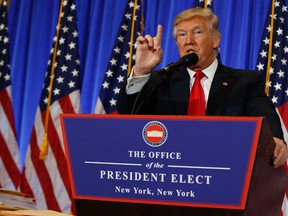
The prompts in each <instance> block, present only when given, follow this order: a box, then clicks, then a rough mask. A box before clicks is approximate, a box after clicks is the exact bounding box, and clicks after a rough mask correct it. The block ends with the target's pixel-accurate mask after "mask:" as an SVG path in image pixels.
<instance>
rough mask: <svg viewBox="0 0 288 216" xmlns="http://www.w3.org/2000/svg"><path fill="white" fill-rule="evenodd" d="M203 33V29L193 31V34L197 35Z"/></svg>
mask: <svg viewBox="0 0 288 216" xmlns="http://www.w3.org/2000/svg"><path fill="white" fill-rule="evenodd" d="M201 34H202V31H201V30H200V29H196V30H194V31H193V35H194V36H195V37H198V36H200V35H201Z"/></svg>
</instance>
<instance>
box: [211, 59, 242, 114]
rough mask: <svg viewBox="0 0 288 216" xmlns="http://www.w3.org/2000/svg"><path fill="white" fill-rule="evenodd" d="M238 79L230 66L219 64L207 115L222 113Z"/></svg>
mask: <svg viewBox="0 0 288 216" xmlns="http://www.w3.org/2000/svg"><path fill="white" fill-rule="evenodd" d="M236 81H237V77H235V73H233V71H232V70H229V68H227V67H225V66H223V65H221V64H219V65H218V68H217V70H216V73H215V75H214V79H213V82H212V85H211V89H210V92H209V98H208V103H207V109H206V115H221V107H222V106H223V104H224V102H225V100H226V98H227V96H228V95H229V93H230V92H231V89H232V87H233V85H234V83H235V82H236Z"/></svg>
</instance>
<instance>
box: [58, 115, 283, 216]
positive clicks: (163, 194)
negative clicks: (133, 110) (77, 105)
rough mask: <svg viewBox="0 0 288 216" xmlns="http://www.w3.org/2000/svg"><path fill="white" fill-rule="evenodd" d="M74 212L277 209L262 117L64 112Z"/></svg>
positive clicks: (260, 214)
mask: <svg viewBox="0 0 288 216" xmlns="http://www.w3.org/2000/svg"><path fill="white" fill-rule="evenodd" d="M60 118H61V126H62V131H63V138H64V144H65V150H66V157H67V163H68V168H69V170H68V171H69V175H70V181H71V185H72V194H73V198H74V199H75V204H76V214H77V215H79V216H86V215H87V216H88V215H89V216H90V215H98V214H99V215H123V216H124V215H125V216H129V215H131V216H132V215H143V216H146V215H147V216H148V215H156V214H157V215H165V216H170V215H181V216H182V215H183V216H185V215H197V216H198V215H199V216H279V215H280V210H281V205H282V201H283V197H284V193H285V188H286V186H287V183H288V178H287V175H286V172H285V170H284V168H277V169H275V168H273V166H272V163H273V150H274V142H273V138H272V135H271V132H270V129H269V127H268V125H267V123H266V122H265V121H264V119H262V118H260V117H249V118H248V117H188V116H177V117H176V116H141V115H139V116H131V115H71V114H62V115H61V117H60Z"/></svg>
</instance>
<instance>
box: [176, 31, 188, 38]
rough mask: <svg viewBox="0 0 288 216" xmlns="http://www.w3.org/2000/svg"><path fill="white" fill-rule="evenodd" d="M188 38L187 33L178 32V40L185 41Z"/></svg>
mask: <svg viewBox="0 0 288 216" xmlns="http://www.w3.org/2000/svg"><path fill="white" fill-rule="evenodd" d="M186 37H187V33H186V32H178V33H177V38H178V39H185V38H186Z"/></svg>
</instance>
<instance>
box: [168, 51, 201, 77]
mask: <svg viewBox="0 0 288 216" xmlns="http://www.w3.org/2000/svg"><path fill="white" fill-rule="evenodd" d="M197 62H198V56H197V54H196V53H193V52H191V53H189V54H188V55H185V56H183V57H182V58H181V59H180V60H179V61H177V62H174V63H171V64H169V65H167V66H166V67H165V68H164V70H165V71H166V72H168V71H171V70H174V69H176V68H178V67H181V66H185V67H189V66H191V65H194V64H196V63H197Z"/></svg>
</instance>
